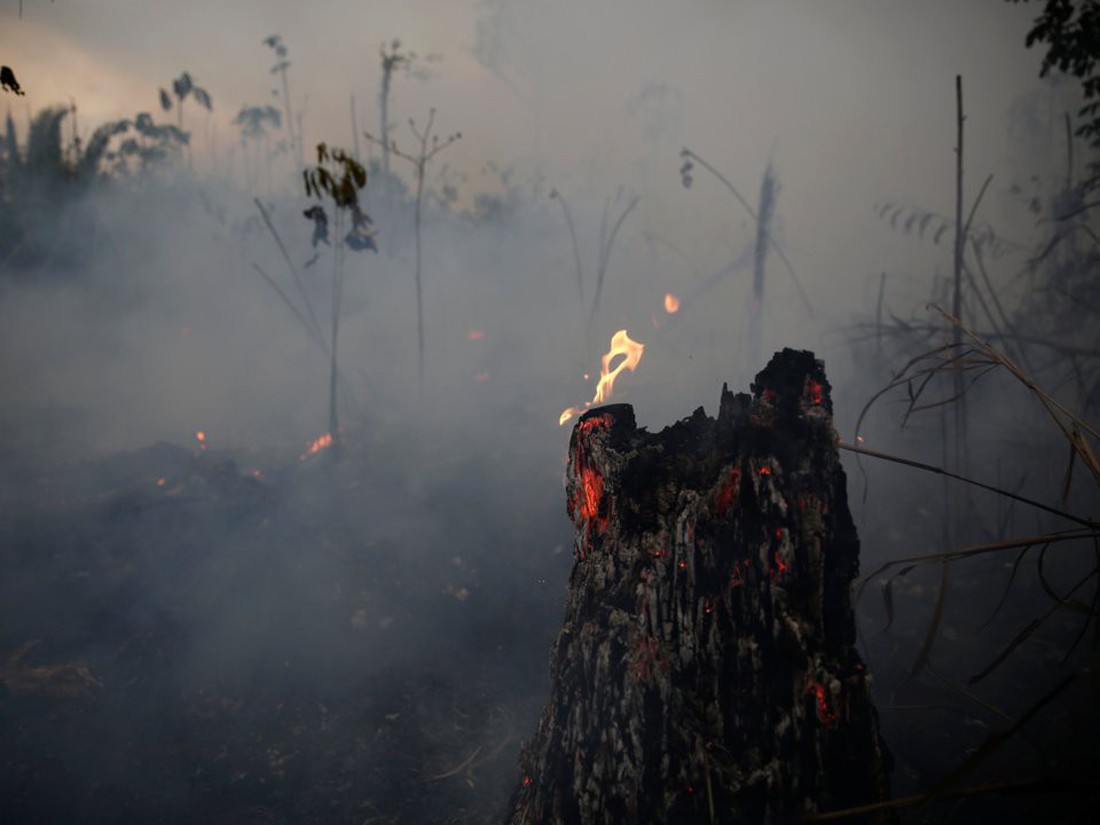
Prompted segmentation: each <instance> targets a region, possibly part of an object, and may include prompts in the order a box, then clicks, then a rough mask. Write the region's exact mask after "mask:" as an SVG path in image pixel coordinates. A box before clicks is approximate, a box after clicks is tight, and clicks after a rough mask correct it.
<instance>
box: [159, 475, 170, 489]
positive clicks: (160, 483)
mask: <svg viewBox="0 0 1100 825" xmlns="http://www.w3.org/2000/svg"><path fill="white" fill-rule="evenodd" d="M167 483H168V479H166V478H164V477H163V476H162V477H161V478H158V479H157V486H158V487H163V486H164V485H165V484H167Z"/></svg>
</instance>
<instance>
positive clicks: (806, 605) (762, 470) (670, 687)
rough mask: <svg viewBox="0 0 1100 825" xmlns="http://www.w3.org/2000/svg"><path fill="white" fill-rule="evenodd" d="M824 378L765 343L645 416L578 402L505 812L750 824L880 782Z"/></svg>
mask: <svg viewBox="0 0 1100 825" xmlns="http://www.w3.org/2000/svg"><path fill="white" fill-rule="evenodd" d="M845 484H846V480H845V476H844V471H843V469H842V467H841V466H840V462H839V460H838V457H837V449H836V435H835V432H834V430H833V426H832V402H831V399H830V396H829V384H828V382H827V381H826V379H825V374H824V369H823V366H822V363H821V362H820V361H816V360H815V359H814V356H813V354H812V353H810V352H796V351H794V350H789V349H787V350H784V351H783V352H782V353H780V354H777V355H776V356H775V357H774V358H773V359H772V361H771V363H770V364H769V365H768V366H767V368H766V369H765V370H764V371H763V372H761V373H760V374H759V375H758V376H757V378H756V382H755V383H754V384H753V386H752V396H751V397H750V396H749V395H746V394H738V395H734V394H732V393H731V392H730V391H729V390H728V389H727V388H726V387H723V388H722V398H721V404H720V408H719V412H718V418H717V420H715V419H712V418H709V417H708V416H707V415H705V414H704V412H703V410H702V408H699V409H698V410H696V411H695V413H694V414H693V415H692V416H691V417H689V418H686V419H684V420H682V421H680V422H678V423H676V424H674V425H673V426H671V427H668V428H666V429H665V430H663V431H662V432H660V433H656V434H651V433H648V432H646V431H645V430H644V429H642V430H640V429H638V428H637V426H636V424H635V420H634V411H633V408H631V407H630V405H627V404H614V405H610V406H606V407H600V408H598V409H594V410H590V411H589V412H588V413H586V414H585V415H584V416H582V417H581V419H580V420H579V421H578V422H577V424H576V426H575V427H574V429H573V435H572V438H571V439H570V446H569V468H568V474H567V484H566V493H567V497H568V509H569V514H570V516H571V518H572V519H573V521H574V523H575V524H576V527H577V534H576V541H575V544H574V559H575V561H574V568H573V572H572V576H571V579H570V582H569V594H568V598H567V604H566V615H565V622H564V626H563V628H562V631H561V634H560V635H559V637H558V640H557V642H556V644H555V646H554V649H553V653H552V655H551V676H552V694H551V698H550V702H549V704H548V705H547V706H546V708H545V710H544V711H543V713H542V716H541V718H540V720H539V723H538V727H537V731H536V733H535V737H534V739H533V740H532V741H531V742H529V743H527V744H526V745H525V746H524V748H523V750H522V752H521V754H520V775H519V776H520V778H519V783H518V786H517V788H516V790H515V792H514V794H513V796H512V800H511V803H510V812H509V821H510V822H512V823H539V824H540V825H547V823H625V822H631V823H642V822H651V823H718V822H721V823H726V822H738V823H745V822H748V823H761V822H778V821H788V820H790V819H797V818H798V817H799V816H802V815H805V814H809V813H813V812H817V811H827V810H834V809H838V808H844V807H848V806H854V805H859V804H865V803H869V802H874V801H877V800H881V799H883V798H885V796H886V794H887V780H886V769H885V765H884V762H885V760H886V759H887V758H888V757H887V756H885V755H884V750H883V748H882V747H881V744H880V739H879V734H878V724H877V717H876V714H875V711H874V708H873V706H872V704H871V700H870V695H869V689H868V678H867V673H866V672H865V670H864V666H863V663H862V661H861V660H860V657H859V654H858V653H857V651H856V649H855V637H856V631H855V621H854V617H853V613H852V607H851V603H850V600H849V585H850V583H851V581H852V579H853V578H854V577H855V575H856V573H857V570H858V564H859V539H858V537H857V535H856V530H855V525H854V524H853V522H852V518H851V515H850V513H849V510H848V501H847V494H846V490H845Z"/></svg>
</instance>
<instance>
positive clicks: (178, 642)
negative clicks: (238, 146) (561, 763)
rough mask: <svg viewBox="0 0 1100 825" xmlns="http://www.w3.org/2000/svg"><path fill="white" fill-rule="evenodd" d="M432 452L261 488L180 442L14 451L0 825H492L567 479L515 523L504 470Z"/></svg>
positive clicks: (3, 565) (559, 565)
mask: <svg viewBox="0 0 1100 825" xmlns="http://www.w3.org/2000/svg"><path fill="white" fill-rule="evenodd" d="M386 449H387V450H391V451H396V450H397V448H396V447H393V448H386ZM428 452H429V451H427V450H424V451H418V450H416V449H415V448H414V449H408V450H407V453H408V454H407V455H406V456H404V458H405V461H404V463H403V464H401V463H397V462H396V461H395V459H394V457H393V456H392V455H386V454H385V450H381V449H377V448H370V449H368V448H362V449H358V450H357V449H356V448H349V449H347V450H345V451H344V453H343V455H342V456H341V457H340V459H339V460H338V461H336V460H332V459H331V458H330V457H329V456H328V455H326V454H321V455H320V456H317V457H314V458H311V459H309V460H307V461H300V460H299V459H298V457H297V456H296V455H293V454H291V455H287V456H284V457H283V459H282V460H281V461H280V462H276V463H274V464H272V465H271V466H264V467H263V469H261V470H260V471H259V473H258V474H257V473H256V472H254V470H255V469H256V468H255V467H253V466H252V465H250V466H247V467H246V466H245V465H244V464H243V463H242V462H243V461H244V460H245V459H243V458H242V457H240V456H237V457H233V456H230V455H228V454H218V453H214V452H204V451H199V450H197V449H192V448H183V447H179V446H174V445H169V444H157V445H154V446H151V447H148V448H145V449H142V450H138V451H135V452H131V453H124V454H117V455H111V456H105V457H99V458H92V459H86V460H83V461H79V462H64V461H56V462H52V461H49V460H48V459H44V458H42V457H41V454H39V453H37V452H35V451H33V450H28V449H25V445H24V446H23V447H20V448H19V449H16V450H14V451H13V450H9V454H8V456H7V459H8V460H7V461H6V462H5V466H6V468H7V469H6V471H5V474H4V484H3V488H2V489H3V508H2V513H3V515H2V518H0V548H2V552H0V766H2V767H0V800H2V802H0V807H2V815H0V820H3V821H4V822H12V823H15V822H26V823H30V822H54V823H56V822H77V821H79V822H88V823H107V822H110V823H124V822H143V823H144V822H154V821H155V822H197V821H201V822H226V823H229V822H233V823H249V822H255V823H268V822H272V823H274V822H325V823H340V822H357V823H363V822H394V823H397V822H408V823H420V822H455V823H458V822H485V821H490V820H492V819H493V818H494V816H497V815H499V812H500V811H501V810H502V806H503V805H504V803H505V802H506V800H507V797H508V794H509V792H510V790H511V786H512V782H513V779H514V775H515V761H516V754H517V752H518V749H519V744H520V739H521V737H523V736H527V735H529V731H530V730H532V729H533V727H534V721H535V718H536V717H537V714H538V711H539V710H540V708H541V704H542V702H543V701H544V699H545V692H546V685H547V684H548V679H547V676H546V669H547V664H546V663H547V657H548V651H549V647H550V644H551V642H552V640H553V637H554V635H555V634H556V632H557V630H558V625H559V623H560V604H561V596H562V592H563V590H562V587H563V584H564V577H565V575H566V574H567V572H568V566H569V562H568V559H569V553H568V548H567V547H566V548H565V549H564V551H563V550H562V548H561V547H557V550H558V552H557V553H555V552H554V550H555V544H554V542H553V540H552V539H553V537H554V536H555V535H557V534H560V539H561V540H563V541H566V542H567V541H568V540H569V538H570V532H569V531H570V525H569V523H568V521H567V520H566V518H565V517H564V515H563V513H562V510H563V509H564V508H563V504H562V499H561V493H560V486H559V485H558V484H557V482H556V481H555V479H554V478H553V475H552V473H553V471H554V470H556V469H557V468H556V467H553V466H552V467H551V474H550V475H549V476H548V478H549V481H550V482H551V483H553V486H554V487H556V488H557V489H556V490H554V494H553V495H552V496H548V497H544V498H546V499H547V501H546V503H545V506H543V507H542V509H541V510H540V509H539V506H532V507H530V508H528V509H526V510H524V509H523V508H521V507H520V508H510V509H505V510H503V511H501V510H494V508H497V507H500V506H502V502H503V503H505V504H507V503H509V502H511V503H513V504H515V501H514V499H516V498H517V497H519V496H521V495H523V494H525V493H526V492H527V490H526V489H525V488H524V486H523V482H518V483H517V480H516V479H515V478H512V477H511V476H514V475H515V472H516V471H515V470H510V469H509V467H508V466H505V465H506V464H507V463H508V459H509V457H508V456H503V455H497V456H495V457H494V456H490V455H482V457H480V458H478V459H473V460H470V461H469V462H467V463H466V464H465V465H463V466H460V467H455V466H449V467H438V466H437V467H432V466H430V464H431V462H430V459H427V458H425V456H426V455H427V454H428ZM252 458H255V457H252ZM425 464H427V465H429V466H424V465H425ZM418 465H419V466H418ZM258 466H262V465H258ZM501 483H504V484H510V485H512V490H511V491H502V490H500V489H495V487H494V485H499V484H501ZM536 551H537V552H536ZM521 553H525V554H526V555H523V556H522V557H520V558H516V556H518V555H519V554H521ZM509 556H512V560H511V561H508V559H509ZM540 567H542V568H544V569H541V570H540V569H539V568H540ZM550 578H553V579H554V581H553V583H551V582H550Z"/></svg>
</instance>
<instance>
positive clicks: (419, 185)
mask: <svg viewBox="0 0 1100 825" xmlns="http://www.w3.org/2000/svg"><path fill="white" fill-rule="evenodd" d="M422 157H423V156H422ZM423 195H424V161H423V160H421V161H420V162H419V163H418V164H417V166H416V205H415V212H414V213H413V229H414V234H415V235H416V343H417V374H418V375H419V377H420V382H421V384H423V383H424V286H423V282H422V280H421V263H420V255H421V252H420V207H421V200H422V198H423Z"/></svg>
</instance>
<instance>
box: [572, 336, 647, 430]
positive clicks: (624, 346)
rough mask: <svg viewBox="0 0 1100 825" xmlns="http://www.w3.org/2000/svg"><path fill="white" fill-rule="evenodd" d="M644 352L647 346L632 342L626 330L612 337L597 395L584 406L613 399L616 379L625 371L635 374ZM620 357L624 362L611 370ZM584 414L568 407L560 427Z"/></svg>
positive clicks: (602, 367)
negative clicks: (616, 359) (575, 416)
mask: <svg viewBox="0 0 1100 825" xmlns="http://www.w3.org/2000/svg"><path fill="white" fill-rule="evenodd" d="M644 352H645V344H639V343H638V342H637V341H632V340H631V339H630V336H628V335H627V334H626V330H625V329H620V330H619V331H618V332H616V333H615V334H614V335H612V336H611V349H610V350H608V352H607V353H606V354H605V355H604V356H603V358H602V359H601V361H600V364H601V367H600V381H599V383H598V384H597V385H596V394H595V395H594V396H593V397H592V400H591V401H587V402H585V405H584V406H585V407H591V406H592V405H593V404H602V403H604V402H605V401H607V400H608V399H609V398H611V394H612V391H613V390H614V389H615V379H616V378H618V377H619V373H621V372H622V371H623V370H624V369H626V370H630V371H631V372H634V370H635V369H637V368H638V364H639V363H641V360H642V353H644ZM620 355H621V356H623V358H622V360H621V361H619V363H618V364H617V365H616V367H615V369H611V362H612V361H614V360H615V358H617V357H618V356H620ZM582 412H584V410H582V409H578V408H577V407H568V408H567V409H565V410H562V413H561V415H560V416H558V426H563V425H564V424H565V422H566V421H568V420H569V419H570V418H572V417H573V416H574V415H579V414H580V413H582Z"/></svg>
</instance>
